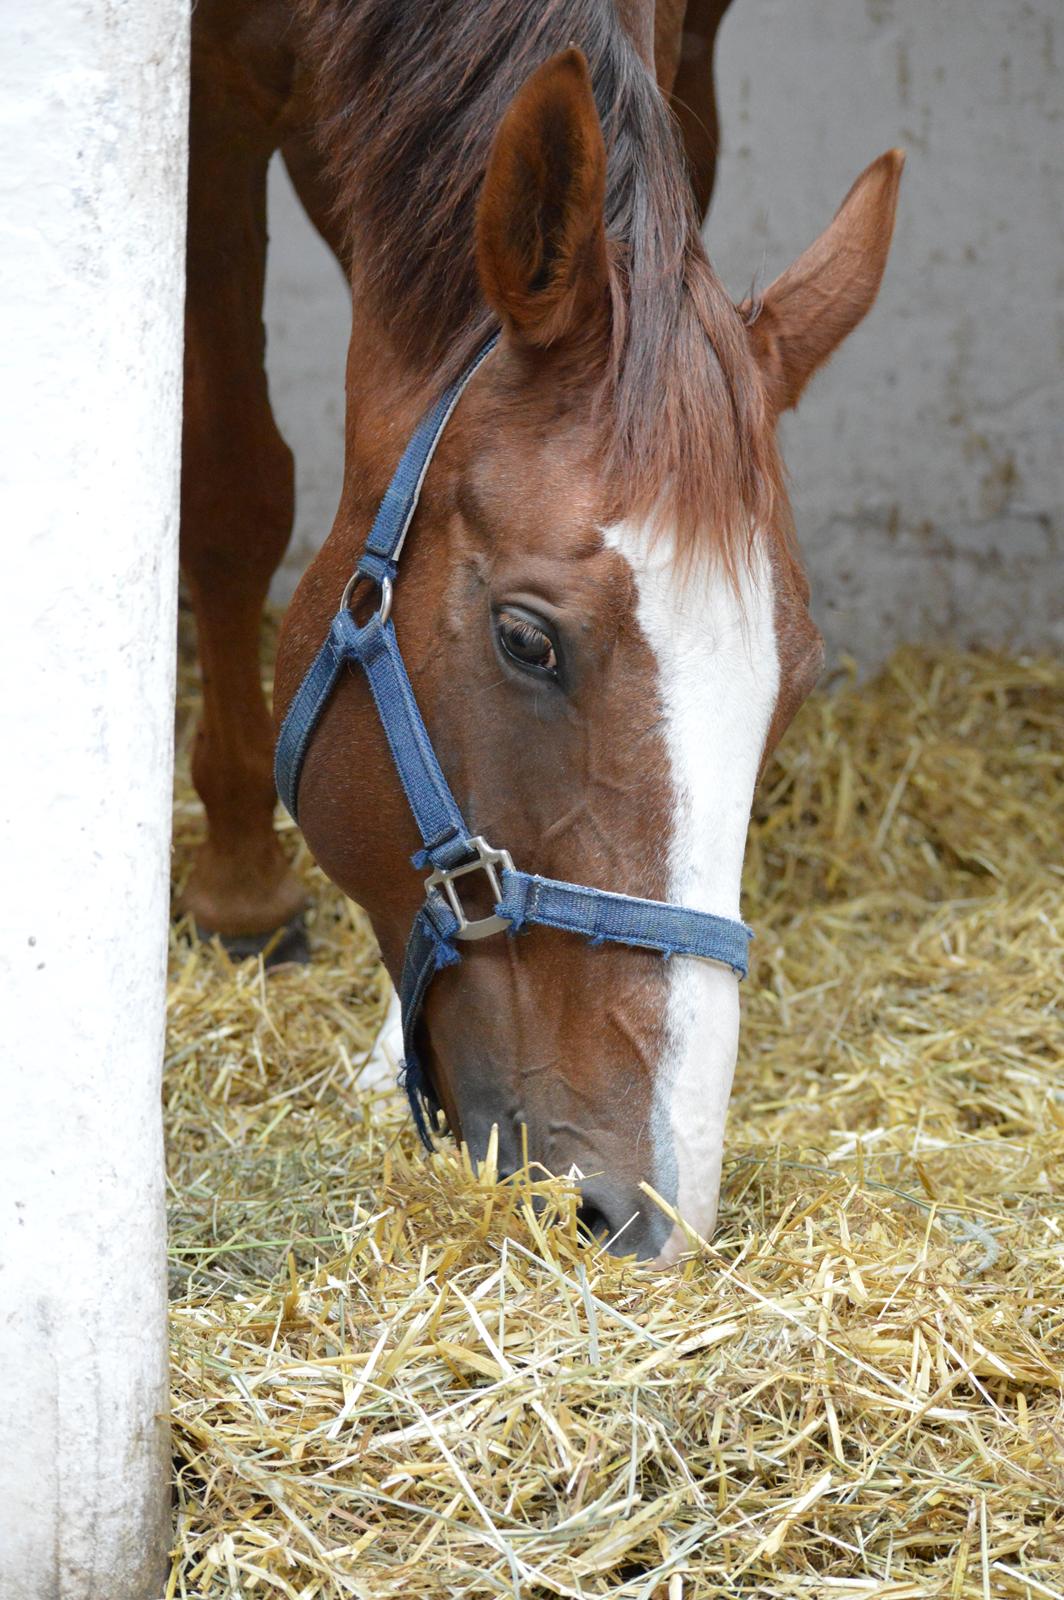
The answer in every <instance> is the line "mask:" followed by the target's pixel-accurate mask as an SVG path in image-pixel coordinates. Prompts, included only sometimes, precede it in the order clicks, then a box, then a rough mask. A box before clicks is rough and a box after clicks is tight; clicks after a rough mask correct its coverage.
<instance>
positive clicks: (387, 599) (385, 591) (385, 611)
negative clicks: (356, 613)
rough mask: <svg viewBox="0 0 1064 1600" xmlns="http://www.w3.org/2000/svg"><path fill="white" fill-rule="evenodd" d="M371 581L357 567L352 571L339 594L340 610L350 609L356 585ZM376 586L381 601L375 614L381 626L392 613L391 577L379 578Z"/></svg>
mask: <svg viewBox="0 0 1064 1600" xmlns="http://www.w3.org/2000/svg"><path fill="white" fill-rule="evenodd" d="M373 581H375V580H373V579H367V578H366V575H365V573H363V572H359V571H358V570H357V569H356V570H355V571H354V572H352V574H351V576H350V577H349V578H348V580H347V583H346V584H345V585H344V592H343V594H342V595H341V596H340V610H341V611H350V609H351V601H352V599H353V598H354V593H355V589H356V588H357V587H358V585H359V584H360V583H363V582H373ZM377 587H378V589H379V590H380V592H381V603H380V605H379V606H378V607H377V615H378V617H379V618H380V623H381V627H382V628H383V627H384V624H385V623H386V622H387V620H388V618H389V617H390V616H391V614H392V580H391V578H381V579H380V581H379V583H378V584H377Z"/></svg>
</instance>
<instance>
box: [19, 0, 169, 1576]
mask: <svg viewBox="0 0 1064 1600" xmlns="http://www.w3.org/2000/svg"><path fill="white" fill-rule="evenodd" d="M188 14H189V8H188V5H187V3H186V0H172V3H168V4H166V5H160V4H158V3H157V0H125V3H123V4H122V5H121V6H116V5H114V4H110V5H96V6H93V5H86V4H85V3H84V0H53V4H51V5H48V6H41V5H38V4H35V3H34V0H19V3H16V4H15V5H14V6H13V7H12V6H11V5H8V7H7V8H6V11H5V16H4V22H5V25H6V26H5V29H4V44H5V49H4V50H3V52H0V107H2V112H0V304H2V306H3V309H4V317H3V323H4V335H3V355H2V358H0V438H2V439H3V453H2V458H0V526H2V528H3V535H2V539H0V683H2V684H3V696H2V698H0V749H2V751H3V762H4V765H3V772H4V782H3V785H2V786H0V884H2V886H3V893H2V896H0V1016H2V1017H3V1029H2V1037H0V1083H2V1084H3V1110H2V1113H0V1373H2V1374H3V1396H2V1398H0V1600H158V1596H159V1595H161V1594H162V1591H163V1587H164V1585H165V1569H166V1554H167V1550H168V1548H169V1543H170V1536H171V1527H170V1473H169V1467H170V1451H169V1430H168V1427H167V1424H166V1421H165V1414H166V1412H167V1409H168V1390H167V1336H166V1221H165V1214H164V1204H163V1202H164V1175H163V1141H162V1112H161V1102H160V1078H161V1074H162V1053H163V1026H164V1020H165V1019H164V1010H165V984H166V936H167V913H168V908H169V866H170V813H171V805H172V791H171V771H172V753H173V727H174V628H175V624H176V605H177V519H178V469H179V454H180V450H179V446H180V427H181V348H182V335H183V326H182V303H183V298H184V256H185V173H186V146H187V137H186V135H187V127H188Z"/></svg>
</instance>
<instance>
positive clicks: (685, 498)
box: [302, 0, 785, 572]
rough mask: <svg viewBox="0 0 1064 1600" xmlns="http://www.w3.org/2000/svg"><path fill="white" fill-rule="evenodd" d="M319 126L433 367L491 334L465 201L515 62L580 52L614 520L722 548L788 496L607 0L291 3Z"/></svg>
mask: <svg viewBox="0 0 1064 1600" xmlns="http://www.w3.org/2000/svg"><path fill="white" fill-rule="evenodd" d="M302 5H303V7H304V14H305V16H307V18H308V20H309V44H310V60H311V61H312V63H313V64H314V69H315V73H316V75H317V80H318V94H319V103H320V110H321V121H320V127H319V141H320V144H321V147H322V150H323V154H324V157H325V160H326V162H327V164H328V167H329V169H330V171H331V174H332V177H333V181H334V184H335V187H336V193H337V197H338V200H337V208H338V217H339V219H340V220H341V222H342V224H343V226H344V227H345V229H346V231H347V234H348V240H349V244H350V247H351V250H352V254H353V256H354V258H355V259H356V260H357V262H358V270H359V283H360V288H361V289H362V290H363V291H364V292H365V293H366V294H368V296H369V297H370V300H371V302H372V305H373V309H374V312H375V313H376V314H377V315H378V316H379V317H380V318H381V319H382V321H383V323H384V325H385V327H386V328H387V330H388V333H389V336H390V338H391V339H392V341H393V343H394V345H395V346H396V348H397V349H398V350H399V351H400V352H401V353H402V355H403V356H404V358H406V359H408V360H409V361H411V362H412V363H414V364H415V365H417V366H420V367H421V368H423V369H425V370H426V372H431V373H432V374H433V375H435V376H436V377H437V378H438V380H439V381H440V382H443V381H446V380H447V379H448V378H449V377H451V376H453V375H454V373H455V372H457V371H458V370H460V369H461V368H462V367H463V366H464V365H465V363H466V362H467V361H468V360H469V359H470V358H471V356H472V354H473V352H474V351H475V350H476V349H477V348H478V346H479V345H480V344H481V343H482V342H483V340H484V339H485V338H486V337H487V335H488V333H489V331H490V329H491V327H492V324H493V317H492V313H491V312H490V310H489V308H488V307H487V305H486V304H485V301H484V299H483V296H482V294H481V290H480V285H479V282H478V279H477V271H476V262H475V230H474V215H475V209H476V203H477V199H478V196H479V193H480V188H481V184H482V181H483V178H484V174H485V170H486V167H487V162H488V156H489V152H490V150H491V145H492V141H493V138H494V135H495V132H496V129H497V128H498V125H499V122H500V120H501V118H502V115H503V113H504V111H505V110H506V109H507V107H508V106H509V104H510V102H511V101H512V99H513V97H514V95H515V94H516V93H517V92H518V90H519V89H520V88H521V87H522V85H523V84H524V83H525V81H526V80H527V78H528V77H529V75H530V74H531V73H532V72H533V71H534V70H535V68H536V67H537V66H539V65H540V64H541V63H542V62H543V61H545V60H546V59H547V58H548V57H549V56H551V55H552V54H554V53H555V52H556V51H558V50H562V49H565V48H566V47H567V46H568V45H570V44H575V45H577V46H578V47H579V48H580V49H581V50H582V51H583V52H584V55H585V56H586V58H587V62H588V66H589V69H590V73H591V78H592V84H593V88H594V93H595V100H596V104H597V106H598V110H599V116H600V118H601V121H602V126H603V132H604V136H605V141H606V149H607V178H606V233H607V238H608V240H609V242H610V251H609V254H610V271H611V279H612V283H611V290H612V301H613V348H612V353H611V359H610V362H609V363H608V368H607V371H606V373H605V374H604V376H603V377H602V378H601V379H600V393H599V394H598V395H597V397H596V406H595V411H594V414H595V415H596V416H597V417H598V418H599V421H600V429H601V439H602V455H603V459H604V465H605V470H606V472H607V481H608V482H609V483H610V484H611V485H612V486H613V489H614V492H615V497H616V500H617V504H618V505H619V506H621V507H623V509H624V513H625V514H626V515H630V516H632V515H640V516H643V517H648V518H650V517H657V518H659V519H660V521H661V522H662V523H666V522H667V523H669V524H671V525H672V527H673V528H674V529H675V530H676V532H677V539H678V550H679V554H680V556H681V558H684V557H688V556H690V554H691V553H692V552H693V551H695V550H699V549H705V548H707V547H708V548H712V549H715V550H717V551H718V552H720V553H721V554H723V556H724V559H725V562H726V565H727V567H728V568H729V570H731V571H733V572H734V568H735V561H734V558H735V554H736V551H737V549H738V548H739V547H740V546H741V545H742V544H744V543H745V542H746V541H747V540H749V539H750V538H752V537H753V536H754V533H755V532H756V530H757V529H758V528H768V527H770V526H772V525H773V523H774V520H775V519H776V518H777V516H778V513H779V510H780V507H781V505H782V506H785V498H784V497H783V496H782V494H781V492H780V473H779V466H778V456H777V452H776V447H775V442H774V435H773V429H772V428H771V426H770V425H769V422H768V418H767V414H766V406H765V398H764V391H763V388H762V385H761V381H760V377H759V374H758V370H757V368H756V365H755V363H754V361H753V358H752V356H751V353H750V350H749V346H748V342H747V337H746V331H745V328H744V326H743V324H742V321H741V319H740V317H739V315H738V313H737V312H736V310H735V308H734V306H733V305H732V303H731V301H730V299H729V298H728V295H727V294H726V292H725V290H724V288H723V286H722V284H721V283H720V281H719V279H718V278H717V276H716V274H715V273H714V272H713V270H712V268H711V267H710V265H709V262H708V260H707V258H706V255H705V252H704V250H703V247H702V243H701V238H700V235H699V229H698V222H697V218H696V216H695V211H694V201H693V194H692V190H691V185H690V183H689V181H688V178H687V174H686V171H685V168H684V162H683V156H682V152H681V150H680V146H679V141H678V138H677V134H676V131H675V128H674V125H673V121H672V118H671V114H670V112H669V110H668V108H667V106H666V104H665V101H664V99H663V97H662V95H661V93H660V90H659V89H658V86H657V83H656V82H655V80H654V78H653V76H652V75H651V73H650V72H649V71H648V69H647V67H646V65H645V64H644V62H643V61H642V60H641V58H640V57H639V55H638V54H637V52H636V50H635V48H634V46H633V45H632V42H631V40H630V39H629V37H628V35H627V34H626V32H625V31H624V28H623V27H622V24H621V22H620V19H619V18H618V15H617V11H616V8H615V4H614V0H422V3H419V4H416V5H412V4H411V3H410V0H302Z"/></svg>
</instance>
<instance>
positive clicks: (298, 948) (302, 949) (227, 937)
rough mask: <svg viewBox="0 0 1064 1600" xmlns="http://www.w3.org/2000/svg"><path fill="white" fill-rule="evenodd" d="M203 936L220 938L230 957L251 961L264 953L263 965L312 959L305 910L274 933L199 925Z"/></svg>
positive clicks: (236, 959)
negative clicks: (227, 931)
mask: <svg viewBox="0 0 1064 1600" xmlns="http://www.w3.org/2000/svg"><path fill="white" fill-rule="evenodd" d="M196 931H197V932H198V934H199V936H200V938H201V939H207V940H210V939H217V940H218V942H219V943H220V944H221V946H222V949H223V950H224V951H225V952H226V954H227V955H228V957H229V959H230V961H251V960H256V959H257V958H258V957H259V956H261V957H262V962H263V966H266V967H283V966H289V965H296V966H301V967H305V966H306V965H307V964H308V962H309V961H310V939H309V938H308V936H307V925H306V923H305V922H304V920H303V916H302V913H300V915H298V916H295V917H293V918H292V920H291V922H286V923H285V924H284V925H283V926H282V927H280V928H274V929H273V930H272V932H270V933H236V934H225V933H208V932H207V930H206V929H205V928H200V927H197V930H196Z"/></svg>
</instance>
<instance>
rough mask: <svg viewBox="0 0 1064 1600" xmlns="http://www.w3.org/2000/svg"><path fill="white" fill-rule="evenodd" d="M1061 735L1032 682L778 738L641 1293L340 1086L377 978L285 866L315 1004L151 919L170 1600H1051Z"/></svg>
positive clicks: (1030, 670) (915, 668)
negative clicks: (694, 1122) (739, 989)
mask: <svg viewBox="0 0 1064 1600" xmlns="http://www.w3.org/2000/svg"><path fill="white" fill-rule="evenodd" d="M183 683H184V686H185V687H184V692H183V694H182V702H181V712H182V715H181V728H180V730H179V751H180V753H181V755H182V759H181V760H180V761H179V775H178V783H177V795H176V861H175V866H176V872H177V877H178V880H180V876H181V874H182V872H183V871H184V870H186V869H187V863H188V859H189V854H190V851H191V848H192V846H193V844H194V842H195V840H196V838H197V836H198V834H199V832H200V828H201V821H200V817H199V813H198V808H197V807H196V805H195V803H194V797H193V795H192V792H191V790H190V788H189V784H188V780H187V762H186V761H185V760H184V759H183V753H184V750H185V746H186V745H187V737H188V721H189V713H190V712H191V710H192V709H193V703H194V687H193V680H192V677H191V674H190V673H186V674H185V676H184V677H183ZM1062 733H1064V671H1062V670H1061V668H1059V667H1057V666H1054V665H1051V664H1049V663H1048V662H1044V661H1041V662H1040V661H1022V662H1018V661H1011V660H1007V659H1002V658H998V657H992V656H975V655H962V654H945V653H943V654H933V653H916V652H911V651H906V652H903V653H901V654H899V655H897V656H896V657H895V658H894V659H893V661H892V662H891V663H890V664H889V665H888V667H887V668H886V669H885V671H884V672H883V673H882V675H881V676H880V677H879V678H877V679H876V680H875V681H874V682H873V683H871V684H866V685H864V686H860V687H859V686H857V685H855V684H854V683H853V682H851V681H842V682H841V683H840V684H837V685H836V686H835V687H834V689H831V690H829V691H827V692H824V693H821V694H818V695H817V696H816V697H815V698H814V699H813V700H812V701H811V703H810V704H809V705H808V706H807V707H806V709H805V710H804V712H803V713H802V716H801V718H800V720H799V722H798V724H797V725H796V727H795V728H794V729H793V730H792V732H791V734H790V735H789V737H788V739H787V741H786V745H785V748H784V750H783V751H782V752H781V754H780V756H779V758H778V760H777V761H776V763H775V764H774V766H773V768H772V771H771V773H770V775H769V776H768V779H767V781H766V783H765V785H764V787H763V793H762V797H761V799H760V801H759V807H758V816H757V821H756V825H755V828H754V832H753V835H752V840H751V846H750V851H749V859H748V866H747V891H746V900H745V911H746V914H747V915H748V917H749V919H750V920H751V921H752V922H753V923H754V925H755V926H756V928H757V933H758V937H757V940H756V943H755V945H754V947H753V950H754V965H753V969H752V973H751V977H750V980H749V982H748V983H747V985H746V990H745V995H744V1011H745V1022H744V1034H743V1041H742V1046H741V1053H740V1065H739V1071H738V1077H737V1083H736V1091H735V1098H734V1102H733V1108H732V1111H731V1117H730V1123H729V1138H728V1155H727V1161H726V1166H725V1181H724V1188H723V1196H722V1209H721V1220H720V1227H719V1231H718V1233H717V1235H716V1237H715V1238H714V1240H713V1242H712V1244H705V1245H701V1246H698V1245H697V1244H695V1245H694V1246H693V1251H692V1255H691V1257H690V1259H689V1260H688V1261H687V1262H686V1264H685V1265H684V1266H682V1267H681V1268H680V1269H678V1270H677V1271H675V1272H673V1273H671V1274H669V1275H652V1274H649V1273H648V1272H646V1271H644V1270H640V1269H637V1268H635V1267H634V1266H632V1265H631V1264H618V1263H617V1262H615V1261H613V1260H611V1259H609V1258H607V1257H604V1256H603V1255H602V1254H601V1253H598V1252H597V1251H596V1250H595V1249H593V1248H589V1247H585V1246H583V1245H582V1244H580V1243H579V1242H578V1240H577V1237H576V1232H575V1225H574V1219H573V1206H572V1197H571V1195H570V1194H569V1193H568V1192H567V1189H566V1186H565V1184H564V1183H561V1182H559V1183H554V1184H543V1185H540V1189H541V1192H542V1196H543V1198H544V1200H545V1204H546V1207H547V1213H548V1217H553V1219H554V1225H553V1226H547V1219H546V1218H544V1217H542V1216H540V1215H539V1214H538V1213H537V1212H535V1211H534V1210H533V1208H532V1206H531V1204H530V1199H531V1194H532V1190H533V1188H534V1187H535V1186H534V1185H532V1184H530V1183H526V1184H525V1185H524V1186H523V1187H521V1186H520V1185H517V1186H506V1187H496V1186H494V1185H492V1183H491V1182H490V1181H488V1180H487V1179H486V1178H484V1177H479V1176H476V1175H474V1174H473V1173H472V1172H471V1171H470V1170H469V1168H468V1166H467V1165H465V1164H463V1162H462V1160H461V1159H460V1158H459V1157H457V1156H455V1155H452V1154H447V1155H442V1156H438V1157H436V1158H434V1159H433V1160H432V1161H430V1162H427V1161H426V1160H425V1159H424V1158H423V1157H422V1155H421V1154H420V1152H419V1150H418V1149H417V1148H416V1146H415V1142H414V1139H413V1136H412V1132H411V1129H410V1127H409V1125H408V1122H407V1119H406V1116H405V1111H404V1105H403V1102H402V1101H401V1099H400V1098H399V1097H398V1096H396V1095H394V1094H391V1095H389V1094H381V1093H377V1094H374V1093H373V1092H372V1091H370V1090H368V1089H365V1088H360V1082H359V1079H360V1069H361V1067H362V1064H363V1063H364V1062H365V1060H366V1057H367V1054H368V1052H369V1049H370V1046H371V1044H372V1042H373V1039H374V1035H375V1032H376V1029H377V1027H378V1025H379V1023H380V1019H381V1017H382V1015H383V1013H384V1010H385V1007H386V1004H387V985H386V982H385V980H384V979H383V977H382V975H381V972H380V969H379V967H378V965H377V962H376V957H375V948H374V944H373V938H372V934H371V932H370V929H369V926H368V924H367V921H366V919H365V917H364V916H363V914H362V913H361V912H360V911H358V910H356V909H355V908H353V907H352V906H350V905H348V904H347V903H345V902H344V901H343V899H342V898H341V897H340V896H338V895H337V893H336V892H335V891H334V890H333V889H331V888H330V887H329V886H328V885H327V884H326V883H324V881H322V880H321V878H320V877H319V876H318V875H317V874H316V873H315V871H314V869H313V867H312V866H311V865H310V863H309V862H308V861H307V859H306V856H305V853H304V852H303V851H302V849H301V845H300V842H299V838H298V835H297V834H296V833H295V832H294V830H293V831H292V832H291V833H290V835H289V837H290V842H291V847H292V852H293V855H294V857H295V859H296V860H297V861H298V863H299V866H300V870H301V871H303V872H304V873H305V874H306V877H307V881H308V884H309V885H310V887H311V889H312V892H313V896H314V913H313V925H312V937H313V943H314V958H313V961H312V963H311V965H310V966H309V967H308V968H306V969H301V970H295V969H288V970H281V971H278V972H276V973H272V974H270V975H269V976H265V977H264V975H263V973H262V970H261V968H260V967H257V966H256V965H254V964H247V965H244V966H241V967H234V966H232V965H230V964H229V962H228V961H227V960H226V958H225V956H224V955H223V954H222V953H221V952H220V951H219V950H218V949H217V948H212V947H207V946H199V945H197V944H196V943H195V942H194V941H193V940H192V938H191V937H190V934H189V930H188V929H187V928H183V927H182V926H180V925H178V926H176V928H175V931H174V935H173V945H172V982H171V992H170V1044H169V1056H168V1060H167V1067H166V1078H165V1094H166V1116H167V1128H168V1138H169V1161H170V1186H171V1187H170V1200H171V1226H172V1237H171V1273H172V1292H173V1303H172V1323H173V1412H172V1424H173V1440H174V1451H175V1472H176V1500H177V1535H176V1544H175V1554H174V1561H173V1568H172V1572H171V1575H170V1581H169V1587H168V1590H167V1593H168V1595H171V1596H172V1595H181V1596H203V1597H214V1596H223V1595H224V1596H235V1595H246V1596H249V1597H250V1596H256V1597H257V1596H282V1595H283V1596H286V1597H289V1600H296V1597H299V1600H318V1597H319V1596H320V1597H326V1596H358V1597H364V1600H381V1597H384V1596H388V1595H399V1596H403V1597H408V1600H418V1597H429V1596H431V1597H433V1600H440V1597H444V1596H471V1597H477V1600H480V1597H486V1596H491V1595H521V1596H523V1597H525V1600H540V1597H546V1596H554V1595H564V1596H578V1595H579V1596H599V1595H613V1596H630V1597H632V1600H635V1597H637V1596H638V1597H643V1600H694V1597H703V1596H756V1597H758V1600H762V1597H776V1596H779V1597H783V1596H788V1597H790V1596H796V1597H797V1596H802V1597H806V1596H813V1597H817V1600H820V1597H832V1596H836V1595H837V1596H839V1597H840V1600H842V1597H861V1600H864V1597H871V1596H877V1597H879V1596H882V1597H884V1600H886V1597H890V1600H907V1597H910V1596H912V1597H915V1596H939V1595H941V1596H948V1597H950V1600H962V1597H964V1600H968V1597H970V1600H987V1597H989V1596H995V1597H996V1596H1017V1597H1020V1600H1044V1597H1047V1596H1048V1597H1050V1600H1052V1597H1054V1596H1056V1597H1064V1404H1062V1394H1061V1390H1062V1384H1064V1360H1062V1357H1064V1292H1062V1291H1064V1200H1062V1179H1064V1168H1062V1155H1064V1050H1062V1043H1064V1030H1062V1027H1061V1018H1060V1013H1059V1010H1058V1005H1059V993H1060V988H1061V977H1062V970H1064V962H1062V947H1064V919H1062V914H1061V874H1062V866H1061V862H1062V854H1064V852H1062V849H1061V845H1062V837H1061V832H1062V830H1061V806H1060V796H1061V789H1060V781H1061V771H1060V767H1061V759H1062V758H1061V751H1062V748H1064V739H1062Z"/></svg>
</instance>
